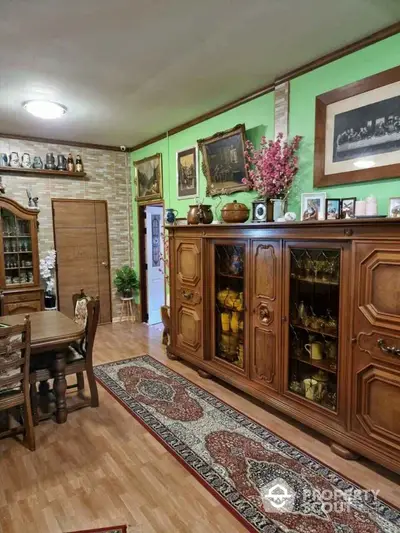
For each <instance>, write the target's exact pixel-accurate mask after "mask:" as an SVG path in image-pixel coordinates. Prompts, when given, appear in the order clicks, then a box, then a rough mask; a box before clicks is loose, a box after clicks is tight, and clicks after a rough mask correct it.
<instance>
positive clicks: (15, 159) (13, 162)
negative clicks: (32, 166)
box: [9, 152, 21, 168]
mask: <svg viewBox="0 0 400 533" xmlns="http://www.w3.org/2000/svg"><path fill="white" fill-rule="evenodd" d="M9 165H10V167H13V168H18V167H20V166H21V165H20V164H19V155H18V152H11V154H10V159H9Z"/></svg>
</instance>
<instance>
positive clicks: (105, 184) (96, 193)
mask: <svg viewBox="0 0 400 533" xmlns="http://www.w3.org/2000/svg"><path fill="white" fill-rule="evenodd" d="M11 151H15V152H18V153H19V154H20V157H21V155H22V154H23V153H24V152H28V153H30V154H31V157H32V156H33V155H39V156H40V157H41V158H42V161H43V162H45V155H46V153H47V152H53V153H54V155H55V156H56V155H57V154H59V153H62V154H64V155H66V156H67V155H68V153H69V152H71V153H72V154H73V156H74V159H75V156H76V154H78V153H79V154H80V155H81V157H82V161H83V165H84V170H85V172H86V173H87V177H86V180H79V179H73V178H59V177H53V176H25V175H21V176H19V175H14V174H13V175H6V174H2V173H1V168H0V175H1V176H2V181H3V184H4V185H5V187H6V196H8V197H10V198H13V199H14V200H16V201H17V202H19V203H21V204H22V205H25V206H26V205H28V198H27V195H26V189H27V188H30V189H31V190H32V193H33V196H38V197H39V207H40V213H39V221H40V231H39V253H40V256H41V257H43V256H45V255H46V253H47V252H48V250H50V249H51V248H54V240H53V217H52V211H51V199H52V198H76V199H87V200H107V202H108V220H109V242H110V260H111V265H110V266H111V280H112V279H113V277H114V273H115V270H116V269H117V268H118V267H120V266H121V265H122V264H127V263H128V264H132V259H133V258H132V231H131V221H132V196H131V189H132V188H131V184H130V174H129V158H128V154H126V153H124V152H113V151H102V150H97V149H93V148H77V147H69V146H65V145H58V144H47V143H40V142H34V141H23V140H15V139H0V152H5V153H7V154H9V153H10V152H11ZM111 283H112V281H111ZM112 293H113V317H114V318H116V317H117V316H118V313H119V304H120V301H119V298H118V297H117V296H116V293H115V289H114V287H112Z"/></svg>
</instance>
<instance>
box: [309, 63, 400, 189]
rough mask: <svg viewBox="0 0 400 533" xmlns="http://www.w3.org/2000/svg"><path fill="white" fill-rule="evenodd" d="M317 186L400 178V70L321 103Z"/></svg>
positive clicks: (348, 88)
mask: <svg viewBox="0 0 400 533" xmlns="http://www.w3.org/2000/svg"><path fill="white" fill-rule="evenodd" d="M315 120H316V122H315V155H314V186H315V187H326V186H329V185H338V184H347V183H356V182H361V181H371V180H377V179H382V178H394V177H398V176H399V175H400V66H398V67H395V68H392V69H390V70H386V71H384V72H381V73H380V74H376V75H374V76H370V77H368V78H365V79H363V80H360V81H357V82H356V83H352V84H350V85H346V86H345V87H341V88H340V89H335V90H333V91H329V92H327V93H325V94H322V95H320V96H318V97H317V99H316V117H315Z"/></svg>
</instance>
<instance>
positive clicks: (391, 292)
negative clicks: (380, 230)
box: [358, 249, 400, 331]
mask: <svg viewBox="0 0 400 533" xmlns="http://www.w3.org/2000/svg"><path fill="white" fill-rule="evenodd" d="M359 268H360V273H359V275H360V281H361V283H360V286H359V297H358V302H359V306H360V311H361V312H362V313H363V315H364V316H365V318H366V319H367V320H368V322H370V324H372V325H373V326H376V327H385V328H387V327H388V326H391V327H392V328H394V329H396V330H399V331H400V309H399V305H398V301H399V296H400V279H399V276H398V273H399V272H400V250H390V249H387V250H384V249H377V250H373V251H372V252H371V253H370V254H369V255H368V256H367V257H366V258H365V259H364V261H362V263H361V264H360V267H359Z"/></svg>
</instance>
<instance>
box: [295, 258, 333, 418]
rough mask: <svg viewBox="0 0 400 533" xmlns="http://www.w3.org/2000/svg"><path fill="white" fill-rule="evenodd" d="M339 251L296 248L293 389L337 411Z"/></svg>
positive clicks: (312, 400)
mask: <svg viewBox="0 0 400 533" xmlns="http://www.w3.org/2000/svg"><path fill="white" fill-rule="evenodd" d="M340 261H341V256H340V251H339V250H334V249H325V248H323V249H314V248H313V249H307V248H302V249H300V248H292V249H291V250H290V293H289V313H290V322H289V390H290V391H291V392H293V393H295V394H298V395H300V396H302V397H304V398H305V399H306V400H308V401H310V402H314V403H317V404H319V405H321V406H322V407H325V408H327V409H329V410H331V411H337V387H338V382H337V376H338V334H339V331H338V316H339V303H340V302H339V296H340V291H339V288H340Z"/></svg>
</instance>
